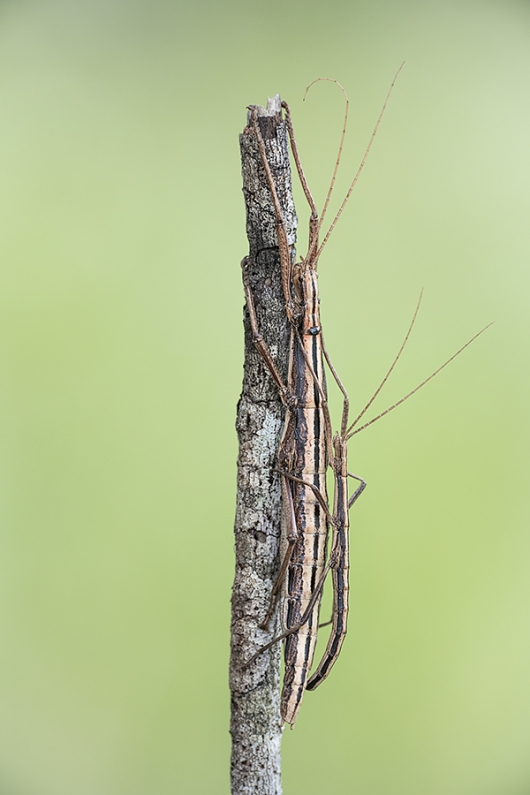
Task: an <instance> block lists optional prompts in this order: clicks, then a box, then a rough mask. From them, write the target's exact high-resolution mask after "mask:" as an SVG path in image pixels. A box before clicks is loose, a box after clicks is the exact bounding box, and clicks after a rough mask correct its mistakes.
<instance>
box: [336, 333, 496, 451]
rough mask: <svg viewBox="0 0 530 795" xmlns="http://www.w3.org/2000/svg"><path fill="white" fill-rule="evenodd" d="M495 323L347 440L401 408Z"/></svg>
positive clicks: (349, 434) (353, 432)
mask: <svg viewBox="0 0 530 795" xmlns="http://www.w3.org/2000/svg"><path fill="white" fill-rule="evenodd" d="M494 322H495V321H492V322H491V323H488V325H487V326H484V328H483V329H481V330H480V331H479V332H478V334H475V336H474V337H471V339H470V340H468V341H467V342H466V344H465V345H462V347H461V348H460V349H459V350H457V352H456V353H453V355H452V356H451V357H450V358H449V359H447V361H445V362H444V363H443V364H442V365H441V366H440V367H438V369H437V370H435V371H434V373H431V375H430V376H429V377H428V378H426V379H425V381H422V382H421V384H418V386H417V387H416V388H415V389H413V390H412V391H411V392H409V393H408V395H405V397H402V398H401V400H398V401H397V403H394V405H393V406H390V408H388V409H385V411H382V412H381V414H378V415H377V417H374V418H373V419H372V420H370V421H369V422H365V424H364V425H361V427H360V428H356V429H355V430H354V431H350V430H349V429H348V430H349V432H348V436H347V437H346V439H351V437H352V436H355V434H356V433H360V432H361V431H364V429H365V428H368V426H369V425H373V423H374V422H377V420H380V419H381V417H384V416H385V415H386V414H389V413H390V412H391V411H393V410H394V409H397V407H398V406H401V404H402V403H404V402H405V401H406V400H408V399H409V397H412V395H414V394H415V393H416V392H417V391H418V390H419V389H421V388H422V386H425V384H428V383H429V381H430V380H431V378H434V376H435V375H438V373H439V372H441V371H442V370H443V369H444V367H447V365H448V364H450V363H451V362H452V361H453V359H456V357H457V356H458V355H459V354H461V353H462V351H465V349H466V348H467V347H468V346H469V345H471V343H472V342H474V341H475V340H476V339H477V337H480V335H481V334H483V333H484V332H485V331H486V329H488V328H489V327H490V326H493V323H494Z"/></svg>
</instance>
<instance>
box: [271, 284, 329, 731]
mask: <svg viewBox="0 0 530 795" xmlns="http://www.w3.org/2000/svg"><path fill="white" fill-rule="evenodd" d="M300 281H301V290H302V293H303V296H304V314H303V317H302V319H301V322H300V325H299V336H297V335H294V337H293V345H292V353H291V362H290V383H291V384H292V385H293V387H294V389H293V391H294V392H295V394H296V397H297V407H296V408H295V409H294V410H293V412H292V414H291V417H290V422H291V423H292V425H291V428H290V430H291V433H292V435H291V439H292V448H291V456H292V457H291V462H290V467H289V470H290V472H291V474H292V475H294V476H296V477H297V478H300V479H301V480H304V481H305V482H307V483H312V484H313V485H314V486H316V487H317V488H318V489H319V490H320V492H321V494H322V496H323V497H324V499H325V500H326V501H327V495H326V468H327V463H328V459H329V456H328V451H327V434H326V419H325V414H324V404H325V401H324V399H323V395H325V390H326V383H325V375H324V367H323V360H322V343H321V331H320V317H319V307H318V289H317V283H316V273H315V272H314V271H313V270H312V269H310V268H307V269H306V270H305V273H302V275H301V279H300ZM308 363H309V365H308ZM317 382H318V383H317ZM319 386H320V388H319ZM289 486H290V488H291V492H292V495H293V503H294V510H295V516H296V526H297V531H298V539H297V541H296V544H295V546H294V549H293V553H292V556H291V560H290V563H289V567H288V571H287V578H286V584H285V591H284V601H283V625H284V628H285V629H290V628H291V627H293V626H296V625H297V624H299V623H300V621H301V618H302V616H303V615H304V612H305V611H306V610H307V608H308V605H309V602H310V600H311V598H312V596H313V593H314V591H315V587H316V585H317V584H318V583H319V581H320V579H321V577H322V573H323V570H324V566H325V557H326V541H327V519H326V514H325V512H324V510H323V508H322V506H321V505H320V503H319V501H318V499H317V497H316V496H315V493H314V491H313V489H311V488H309V487H307V486H304V485H302V484H300V483H296V482H294V481H290V484H289ZM320 601H321V594H320V596H319V598H318V599H317V601H316V603H315V605H314V607H313V609H312V611H311V615H310V616H309V618H308V620H307V621H306V622H305V623H304V624H303V625H302V626H301V627H300V629H298V630H297V631H296V632H294V633H293V634H292V635H289V636H288V637H287V638H286V639H285V652H284V653H285V673H284V679H283V689H282V697H281V713H282V717H283V719H284V720H285V721H286V722H287V723H290V724H291V725H292V724H293V723H294V721H295V719H296V715H297V713H298V710H299V708H300V704H301V702H302V696H303V693H304V689H305V687H306V683H307V678H308V674H309V670H310V668H311V665H312V662H313V656H314V653H315V645H316V639H317V630H318V617H319V611H320Z"/></svg>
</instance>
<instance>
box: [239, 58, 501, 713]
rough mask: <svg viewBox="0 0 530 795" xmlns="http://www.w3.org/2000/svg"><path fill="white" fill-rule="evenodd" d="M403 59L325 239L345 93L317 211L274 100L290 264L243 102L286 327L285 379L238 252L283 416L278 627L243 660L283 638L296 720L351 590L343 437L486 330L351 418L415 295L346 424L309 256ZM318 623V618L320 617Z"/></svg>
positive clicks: (323, 672)
mask: <svg viewBox="0 0 530 795" xmlns="http://www.w3.org/2000/svg"><path fill="white" fill-rule="evenodd" d="M402 66H403V64H402ZM402 66H401V67H400V69H399V70H398V72H397V74H396V76H395V77H394V80H393V81H392V84H391V86H390V89H389V91H388V94H387V97H386V99H385V102H384V104H383V107H382V109H381V112H380V114H379V118H378V120H377V123H376V125H375V128H374V130H373V133H372V136H371V138H370V141H369V144H368V147H367V149H366V152H365V154H364V157H363V159H362V161H361V164H360V166H359V168H358V170H357V173H356V175H355V177H354V179H353V182H352V184H351V186H350V188H349V190H348V192H347V194H346V197H345V198H344V200H343V202H342V204H341V206H340V208H339V211H338V212H337V214H336V216H335V219H334V220H333V222H332V223H331V225H330V228H329V230H328V232H327V234H326V235H325V237H324V239H323V242H322V243H320V244H319V232H320V230H321V227H322V224H323V221H324V218H325V215H326V211H327V209H328V205H329V201H330V198H331V195H332V192H333V187H334V184H335V179H336V175H337V170H338V167H339V163H340V159H341V154H342V147H343V142H344V137H345V133H346V124H347V118H348V98H347V96H346V92H345V91H344V89H343V88H342V86H340V84H338V85H339V87H340V88H341V89H342V91H343V93H344V96H345V100H346V111H345V116H344V124H343V130H342V135H341V140H340V145H339V151H338V156H337V160H336V164H335V168H334V171H333V176H332V180H331V184H330V187H329V190H328V194H327V197H326V201H325V204H324V208H323V210H322V214H321V215H320V217H319V215H318V212H317V209H316V205H315V202H314V200H313V197H312V195H311V191H310V190H309V187H308V184H307V180H306V178H305V175H304V172H303V169H302V165H301V162H300V157H299V154H298V148H297V145H296V139H295V136H294V131H293V125H292V122H291V114H290V109H289V106H288V105H287V103H286V102H282V108H283V109H284V110H285V122H286V125H287V130H288V134H289V139H290V143H291V150H292V154H293V158H294V161H295V164H296V169H297V171H298V176H299V178H300V182H301V185H302V188H303V191H304V194H305V196H306V199H307V202H308V204H309V207H310V210H311V215H310V220H309V246H308V252H307V255H306V257H305V258H303V259H302V260H301V261H300V262H299V263H296V264H294V265H293V264H292V258H291V251H290V247H289V243H288V239H287V232H286V227H285V221H284V218H283V215H282V210H281V207H280V202H279V199H278V195H277V191H276V186H275V182H274V178H273V175H272V172H271V168H270V165H269V162H268V160H267V153H266V148H265V143H264V141H263V136H262V133H261V130H260V125H259V119H258V112H257V108H256V107H254V106H251V107H250V120H249V131H250V132H251V133H253V134H254V135H255V137H256V141H257V145H258V149H259V153H260V159H261V163H262V166H263V169H264V172H265V176H266V180H267V184H268V186H269V190H270V193H271V197H272V203H273V206H274V213H275V222H276V233H277V239H278V249H279V254H280V268H281V280H282V288H283V295H284V299H285V311H286V315H287V319H288V322H289V325H290V330H291V331H290V343H289V366H288V374H287V382H286V383H285V382H284V380H283V379H282V376H281V375H280V373H279V371H278V368H277V366H276V364H275V362H274V359H273V357H272V355H271V353H270V350H269V348H268V346H267V344H266V343H265V341H264V339H263V337H262V335H261V334H260V330H259V326H258V321H257V316H256V311H255V307H254V300H253V296H252V291H251V288H250V283H249V277H248V272H247V260H246V259H244V260H243V262H242V269H243V284H244V288H245V296H246V302H247V309H248V313H249V319H250V326H251V331H252V338H253V342H254V345H255V347H256V348H257V350H258V351H259V353H260V355H261V356H262V358H263V361H264V363H265V365H266V367H267V369H268V370H269V372H270V375H271V376H272V378H273V379H274V381H275V383H276V385H277V387H278V390H279V394H280V398H281V400H282V402H283V404H284V406H285V408H286V417H285V424H284V428H283V433H282V436H281V440H280V444H279V450H278V467H277V469H278V471H279V473H280V478H281V494H282V532H283V535H284V544H283V547H284V552H283V557H282V560H281V562H280V569H279V572H278V575H277V577H276V580H275V582H274V584H273V587H272V592H271V598H270V604H269V607H268V611H267V615H266V616H265V619H264V620H263V622H262V623H261V624H260V627H261V628H263V629H267V628H268V626H269V622H270V620H271V618H272V616H273V614H274V612H275V609H276V604H277V601H278V598H279V597H280V595H281V594H282V592H283V599H282V627H283V630H284V631H283V633H282V634H281V635H279V636H278V637H275V638H274V639H273V640H272V641H270V643H267V644H266V645H265V646H263V647H262V648H260V649H259V650H258V651H257V652H256V653H255V654H254V655H253V656H252V657H250V659H249V660H247V662H246V666H248V665H250V664H252V663H253V662H254V661H255V660H256V659H257V658H258V657H259V656H260V655H261V654H262V653H263V652H265V651H266V650H267V649H269V648H270V647H271V646H273V645H274V644H276V643H278V642H279V641H281V640H283V641H284V643H285V649H284V656H285V670H284V677H283V686H282V695H281V716H282V719H283V720H284V721H285V722H286V723H289V724H290V725H291V726H293V725H294V722H295V720H296V717H297V714H298V711H299V709H300V705H301V703H302V698H303V694H304V691H305V690H314V689H315V688H317V687H318V685H319V684H320V683H321V682H322V681H323V680H324V679H325V678H326V677H327V675H328V674H329V672H330V671H331V668H332V667H333V665H334V664H335V662H336V660H337V658H338V656H339V653H340V650H341V647H342V644H343V641H344V638H345V635H346V625H347V618H348V594H349V585H348V573H349V518H348V512H349V509H350V508H351V506H352V505H353V503H354V502H355V500H356V499H357V498H358V497H359V496H360V494H361V493H362V491H363V490H364V488H365V486H366V482H365V481H364V480H363V479H362V478H360V477H359V476H358V475H354V474H352V473H350V472H349V471H348V463H347V448H348V441H349V439H350V438H351V437H352V436H353V435H354V434H356V433H359V432H360V431H361V430H363V429H364V428H366V427H367V426H368V425H371V424H372V423H373V422H375V421H376V420H378V419H380V418H381V417H383V416H384V415H385V414H388V413H389V412H390V411H392V410H393V409H394V408H396V407H397V406H398V405H400V404H401V403H403V402H404V401H405V400H407V399H408V398H409V397H411V396H412V395H413V394H414V393H415V392H417V391H418V390H419V389H420V388H421V387H422V386H424V385H425V384H426V383H427V382H428V381H430V380H431V378H434V376H435V375H436V374H437V373H439V372H440V370H442V369H443V368H444V367H446V366H447V365H448V364H449V362H451V361H452V360H453V359H454V358H455V357H456V356H458V355H459V354H460V353H461V352H462V351H463V350H464V349H465V348H467V346H468V345H470V344H471V342H473V340H475V339H476V338H477V337H478V336H479V335H480V334H482V332H483V331H485V328H484V329H482V331H480V332H479V333H478V334H476V335H475V336H474V337H473V338H472V339H471V340H469V341H468V342H467V343H466V344H465V345H464V346H463V347H462V348H460V350H458V351H457V352H456V353H455V354H454V355H453V356H451V358H450V359H448V360H447V361H446V362H444V364H443V365H441V367H439V368H438V369H437V370H436V371H435V372H434V373H432V374H431V375H430V376H429V377H428V378H426V379H425V381H423V382H422V383H421V384H419V385H418V386H417V387H416V388H415V389H413V390H412V391H411V392H409V393H408V394H407V395H405V397H403V398H402V399H401V400H399V401H398V402H397V403H395V404H394V405H392V406H391V407H390V408H388V409H386V411H384V412H382V413H381V414H379V415H377V416H376V417H374V418H373V419H372V420H371V421H370V422H367V423H365V424H363V425H359V422H360V420H361V419H362V417H364V415H365V413H366V411H367V410H368V409H369V408H370V406H371V405H372V403H373V401H374V400H375V398H376V397H377V396H378V394H379V392H380V391H381V389H382V388H383V386H384V384H385V383H386V381H387V379H388V377H389V376H390V374H391V372H392V370H393V369H394V367H395V365H396V363H397V361H398V359H399V357H400V356H401V353H402V351H403V349H404V347H405V344H406V342H407V340H408V338H409V335H410V333H411V331H412V327H413V325H414V321H415V319H416V315H417V313H418V309H419V305H420V302H421V295H420V300H419V301H418V305H417V307H416V311H415V313H414V316H413V318H412V321H411V324H410V326H409V329H408V331H407V334H406V336H405V339H404V341H403V343H402V345H401V348H400V349H399V351H398V354H397V356H396V357H395V359H394V361H393V363H392V365H391V367H390V368H389V370H388V372H387V373H386V375H385V377H384V378H383V380H382V382H381V384H380V385H379V387H378V388H377V390H376V391H375V393H374V395H373V396H372V397H371V399H370V400H369V402H368V403H367V405H366V406H365V407H364V409H363V410H362V411H361V413H360V414H359V415H358V416H357V417H356V419H355V420H354V421H353V422H352V423H349V416H348V415H349V401H348V395H347V393H346V390H345V388H344V386H343V384H342V382H341V380H340V378H339V376H338V375H337V372H336V370H335V368H334V367H333V364H332V362H331V360H330V357H329V355H328V352H327V350H326V347H325V345H324V339H323V335H322V328H321V323H320V309H319V297H318V282H317V264H318V259H319V257H320V254H321V253H322V249H323V248H324V246H325V245H326V242H327V241H328V239H329V237H330V235H331V232H332V231H333V229H334V227H335V225H336V223H337V220H338V218H339V217H340V215H341V213H342V211H343V209H344V207H345V205H346V203H347V201H348V199H349V197H350V195H351V192H352V190H353V188H354V186H355V184H356V182H357V180H358V178H359V175H360V173H361V171H362V169H363V167H364V164H365V162H366V159H367V157H368V154H369V152H370V148H371V146H372V143H373V140H374V138H375V135H376V133H377V130H378V127H379V124H380V122H381V119H382V117H383V114H384V112H385V109H386V105H387V102H388V99H389V97H390V94H391V92H392V89H393V87H394V84H395V81H396V79H397V76H398V74H399V72H400V71H401V68H402ZM320 79H329V78H319V80H320ZM314 82H317V81H314ZM332 82H337V81H332ZM311 85H313V83H311ZM309 88H310V86H309ZM490 325H491V324H490ZM486 328H487V326H486ZM324 362H326V363H327V365H328V368H329V371H330V373H331V375H332V377H333V379H334V380H335V382H336V384H337V386H338V388H339V390H340V391H341V393H342V396H343V408H342V418H341V424H340V430H339V431H337V432H336V433H335V434H333V431H332V425H331V417H330V412H329V408H328V402H327V390H326V377H325V369H324ZM328 468H331V470H332V472H333V480H334V496H333V505H332V508H330V503H329V501H328V496H327V487H326V474H327V471H328ZM349 478H352V479H354V480H355V481H356V483H357V487H356V489H355V491H354V492H353V494H352V495H351V496H350V495H349V491H348V479H349ZM330 530H331V540H330V542H329V552H328V534H329V531H330ZM330 572H331V577H332V581H333V614H332V619H331V621H330V622H328V623H331V633H330V636H329V640H328V643H327V647H326V650H325V652H324V654H323V656H322V659H321V660H320V662H319V664H318V665H317V667H316V669H315V671H314V672H313V673H312V674H311V675H309V672H310V670H311V666H312V663H313V657H314V653H315V647H316V641H317V631H318V628H319V611H320V603H321V599H322V592H323V586H324V582H325V580H326V578H327V576H328V574H329V573H330ZM320 626H323V625H322V624H321V625H320Z"/></svg>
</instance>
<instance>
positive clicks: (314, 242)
mask: <svg viewBox="0 0 530 795" xmlns="http://www.w3.org/2000/svg"><path fill="white" fill-rule="evenodd" d="M321 80H327V81H328V82H330V83H335V84H336V85H337V86H338V87H339V88H340V90H341V91H342V93H343V94H344V99H345V101H346V108H345V111H344V121H343V123H342V133H341V136H340V143H339V151H338V154H337V160H336V162H335V168H334V169H333V175H332V177H331V182H330V184H329V188H328V193H327V196H326V201H325V202H324V207H323V209H322V214H321V216H320V220H319V222H318V229H319V231H320V228H321V226H322V224H323V223H324V218H325V217H326V213H327V210H328V205H329V202H330V199H331V194H332V193H333V188H334V187H335V180H336V179H337V173H338V170H339V165H340V159H341V157H342V148H343V146H344V138H345V137H346V127H347V126H348V109H349V106H350V100H349V99H348V95H347V93H346V89H345V88H344V86H342V85H341V84H340V83H339V81H338V80H334V79H333V78H332V77H317V79H316V80H313V82H312V83H309V85H308V86H307V88H306V90H305V94H304V99H303V101H304V102H305V99H306V97H307V92H308V91H309V89H310V88H311V86H314V85H315V83H319V82H320V81H321ZM317 245H318V238H317V237H315V239H314V240H313V241H312V245H311V247H310V249H309V251H308V252H307V256H308V257H309V258H310V257H311V255H312V254H314V250H315V248H316V246H317Z"/></svg>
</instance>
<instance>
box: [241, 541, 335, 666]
mask: <svg viewBox="0 0 530 795" xmlns="http://www.w3.org/2000/svg"><path fill="white" fill-rule="evenodd" d="M336 565H337V556H336V555H335V556H333V553H332V554H331V555H330V559H329V561H328V562H327V563H326V567H325V569H324V571H323V572H322V576H321V578H320V580H319V581H318V583H317V584H316V586H315V590H314V591H313V593H312V595H311V599H310V600H309V602H308V603H307V607H306V609H305V610H304V613H303V615H302V617H301V618H300V621H299V622H298V624H295V625H294V626H293V627H289V629H287V630H285V632H282V634H281V635H278V636H277V637H276V638H273V639H272V640H271V641H269V643H266V644H265V645H264V646H262V647H261V649H258V651H257V652H256V653H255V654H253V655H252V657H250V658H249V659H248V660H247V661H246V662H245V663H243V665H244V667H245V668H246V667H247V666H249V665H250V664H251V663H253V662H254V660H257V658H258V657H259V656H260V654H263V652H264V651H267V649H270V648H272V647H273V646H275V645H276V644H277V643H279V642H280V641H281V640H285V638H288V637H289V635H293V634H294V633H295V632H298V630H299V629H301V628H302V627H303V626H304V624H305V623H306V622H307V621H308V619H309V617H310V616H311V614H312V612H313V609H314V607H315V605H316V603H317V601H318V599H319V598H320V594H321V592H322V588H323V587H324V582H325V580H326V577H327V576H328V574H329V572H330V570H331V569H332V568H333V567H334V566H336Z"/></svg>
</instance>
